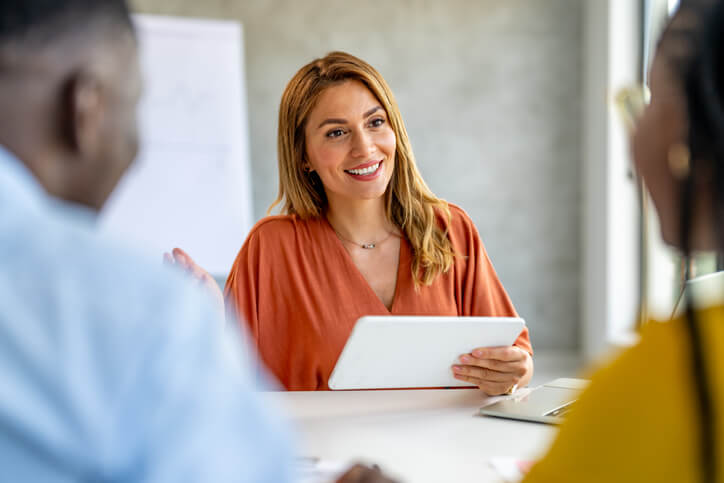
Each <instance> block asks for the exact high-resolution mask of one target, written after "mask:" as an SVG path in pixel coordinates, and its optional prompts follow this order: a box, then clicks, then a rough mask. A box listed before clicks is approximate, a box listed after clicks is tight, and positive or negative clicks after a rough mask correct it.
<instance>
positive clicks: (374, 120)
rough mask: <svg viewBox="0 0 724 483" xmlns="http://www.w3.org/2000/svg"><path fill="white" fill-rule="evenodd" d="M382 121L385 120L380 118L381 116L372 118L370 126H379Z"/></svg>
mask: <svg viewBox="0 0 724 483" xmlns="http://www.w3.org/2000/svg"><path fill="white" fill-rule="evenodd" d="M384 123H385V120H384V119H382V118H381V117H378V118H377V119H373V120H372V121H371V122H370V125H371V126H372V127H380V126H381V125H383V124H384Z"/></svg>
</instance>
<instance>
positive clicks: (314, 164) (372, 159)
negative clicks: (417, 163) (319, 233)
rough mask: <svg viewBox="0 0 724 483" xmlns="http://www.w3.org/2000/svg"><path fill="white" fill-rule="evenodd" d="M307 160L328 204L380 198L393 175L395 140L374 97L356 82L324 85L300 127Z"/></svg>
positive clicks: (380, 106)
mask: <svg viewBox="0 0 724 483" xmlns="http://www.w3.org/2000/svg"><path fill="white" fill-rule="evenodd" d="M305 144H306V153H305V155H306V163H307V164H308V166H307V167H308V168H309V169H310V170H312V171H314V172H316V173H317V175H319V178H320V179H321V180H322V184H323V185H324V191H325V193H326V195H327V200H328V202H329V203H330V205H333V204H335V203H339V202H349V201H353V202H354V201H363V200H373V199H381V198H382V197H383V196H384V194H385V191H386V190H387V186H388V185H389V183H390V179H392V173H393V171H394V167H395V150H396V145H397V140H396V137H395V132H394V131H393V129H392V127H391V126H390V123H389V120H388V117H387V113H386V112H385V109H384V108H383V107H382V104H381V103H380V102H379V100H378V99H377V98H376V97H375V96H374V95H373V94H372V92H371V91H370V90H369V89H368V88H367V87H366V86H365V85H364V84H362V83H361V82H359V81H355V80H349V81H345V82H342V83H341V84H337V85H334V86H332V87H329V88H327V89H326V90H325V91H324V92H323V93H322V94H321V95H320V97H319V100H318V102H317V104H316V106H315V107H314V109H312V111H311V113H310V114H309V118H308V119H307V122H306V126H305Z"/></svg>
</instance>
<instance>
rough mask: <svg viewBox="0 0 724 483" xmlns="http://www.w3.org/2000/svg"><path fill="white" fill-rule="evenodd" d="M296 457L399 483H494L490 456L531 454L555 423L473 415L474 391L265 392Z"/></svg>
mask: <svg viewBox="0 0 724 483" xmlns="http://www.w3.org/2000/svg"><path fill="white" fill-rule="evenodd" d="M266 396H267V397H269V398H271V399H273V400H274V402H276V403H278V404H279V405H281V406H282V409H283V410H286V411H287V413H288V414H290V416H291V419H292V421H293V423H294V424H295V426H296V429H297V431H298V433H299V437H300V441H299V443H300V445H301V453H302V454H303V455H304V456H310V457H319V458H323V459H331V460H341V461H350V460H355V461H356V460H361V461H364V462H374V463H377V464H379V465H380V466H382V468H383V469H384V470H385V471H386V472H387V473H389V474H390V475H392V476H394V477H396V478H399V479H401V480H402V481H405V482H413V483H414V482H419V483H425V482H430V483H433V482H434V483H446V482H458V481H469V482H473V481H474V482H476V483H485V482H499V481H501V479H500V477H499V476H498V475H497V473H496V472H495V471H494V470H493V469H492V468H491V467H490V466H489V460H490V458H494V457H514V458H519V459H532V458H535V457H537V456H539V455H540V454H541V453H542V452H543V451H544V450H545V449H546V447H547V446H548V443H549V442H550V441H551V439H552V437H553V436H554V435H555V432H556V428H555V427H552V426H546V425H542V424H536V423H525V422H517V421H509V420H503V419H496V418H489V417H483V416H479V415H478V414H477V410H478V408H479V407H480V406H481V405H483V404H484V402H485V400H486V398H485V396H484V395H483V394H482V393H481V392H479V391H478V390H477V389H448V390H445V389H441V390H397V391H341V392H329V391H319V392H288V393H283V392H280V393H267V394H266Z"/></svg>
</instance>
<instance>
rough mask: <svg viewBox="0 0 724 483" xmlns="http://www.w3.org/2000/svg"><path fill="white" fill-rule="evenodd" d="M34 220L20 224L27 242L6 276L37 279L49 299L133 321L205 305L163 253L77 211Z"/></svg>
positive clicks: (40, 290) (19, 248)
mask: <svg viewBox="0 0 724 483" xmlns="http://www.w3.org/2000/svg"><path fill="white" fill-rule="evenodd" d="M32 223H33V226H30V227H29V226H25V227H22V226H21V227H19V229H20V230H21V231H22V233H21V238H22V239H23V243H22V244H21V245H16V247H15V249H14V250H15V253H14V254H7V255H8V256H14V260H12V262H11V263H12V266H14V267H15V268H14V269H13V270H12V272H13V273H12V275H11V274H10V273H6V275H7V276H11V277H13V276H14V277H18V276H22V277H25V278H28V277H30V278H32V279H33V285H34V290H37V292H36V293H42V294H43V296H44V297H46V298H48V299H51V300H54V301H56V302H57V303H59V304H63V305H68V304H72V305H73V306H75V307H79V308H86V309H87V310H80V309H79V312H80V313H81V314H83V313H88V314H93V315H92V317H96V318H104V319H105V320H107V321H113V320H124V321H125V323H126V324H127V325H132V322H138V323H141V324H143V323H147V322H148V321H149V320H150V319H156V320H157V319H158V318H159V317H165V316H170V312H178V310H177V309H176V308H178V307H180V306H185V307H187V308H188V307H189V305H191V304H194V305H198V304H199V302H198V301H197V300H198V299H197V297H196V295H195V294H194V292H199V291H198V290H194V289H193V287H191V284H190V282H189V281H187V280H185V278H184V277H183V276H182V274H180V273H174V272H173V270H171V269H170V268H168V267H164V266H163V264H162V261H161V254H159V257H158V258H157V259H154V258H149V257H148V256H146V255H143V254H141V253H140V252H137V251H135V250H134V249H132V248H129V247H127V246H125V245H124V244H122V243H121V242H119V241H116V240H114V239H112V238H111V237H110V236H109V235H106V234H101V233H99V232H98V231H97V230H96V229H95V228H94V227H93V226H92V225H90V224H89V223H85V222H83V220H78V219H74V216H72V215H70V216H47V217H45V216H44V217H38V218H37V219H34V220H32ZM29 289H30V287H28V290H29ZM201 303H203V302H201ZM91 308H92V310H89V309H91ZM179 316H183V315H179Z"/></svg>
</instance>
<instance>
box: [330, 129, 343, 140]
mask: <svg viewBox="0 0 724 483" xmlns="http://www.w3.org/2000/svg"><path fill="white" fill-rule="evenodd" d="M342 134H344V131H342V130H341V129H333V130H331V131H329V132H328V133H327V137H328V138H338V137H340V136H341V135H342Z"/></svg>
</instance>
